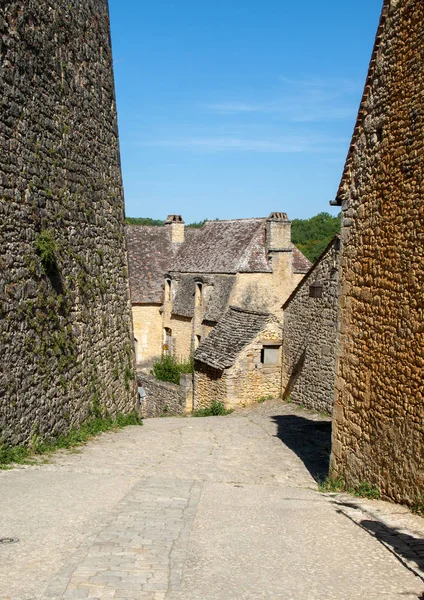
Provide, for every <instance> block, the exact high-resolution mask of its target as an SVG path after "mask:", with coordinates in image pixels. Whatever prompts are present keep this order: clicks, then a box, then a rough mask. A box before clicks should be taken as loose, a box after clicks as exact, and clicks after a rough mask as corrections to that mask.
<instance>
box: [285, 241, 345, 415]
mask: <svg viewBox="0 0 424 600" xmlns="http://www.w3.org/2000/svg"><path fill="white" fill-rule="evenodd" d="M338 266H339V239H338V238H336V239H335V240H333V242H332V243H331V244H330V246H329V247H328V248H327V249H326V251H325V252H324V254H323V255H322V256H321V257H320V259H319V260H318V261H317V263H316V264H315V265H314V267H313V269H312V270H311V272H310V273H309V274H308V275H307V276H306V277H305V279H303V281H302V282H301V283H300V284H299V286H298V287H297V288H296V290H295V291H294V292H293V294H292V295H291V296H290V298H289V300H288V301H287V302H286V304H285V305H284V334H283V375H282V383H283V397H284V398H288V397H289V396H290V398H291V399H292V401H293V402H295V403H297V404H303V405H304V406H307V407H308V408H312V409H315V410H318V411H325V412H328V413H332V412H333V404H334V377H335V364H336V337H337V310H338ZM314 283H318V284H322V297H321V298H313V297H310V291H309V290H310V286H311V284H314Z"/></svg>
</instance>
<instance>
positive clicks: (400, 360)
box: [331, 0, 424, 505]
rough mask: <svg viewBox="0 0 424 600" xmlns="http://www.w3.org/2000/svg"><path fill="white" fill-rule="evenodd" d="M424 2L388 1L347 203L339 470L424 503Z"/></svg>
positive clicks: (343, 193) (348, 169)
mask: <svg viewBox="0 0 424 600" xmlns="http://www.w3.org/2000/svg"><path fill="white" fill-rule="evenodd" d="M423 23H424V3H423V2H421V1H419V2H418V1H416V0H385V2H384V7H383V12H382V16H381V21H380V25H379V29H378V33H377V39H376V43H375V47H374V51H373V55H372V59H371V64H370V68H369V73H368V78H367V82H366V86H365V90H364V94H363V98H362V102H361V106H360V109H359V114H358V119H357V122H356V126H355V130H354V134H353V138H352V143H351V146H350V150H349V153H348V157H347V161H346V165H345V169H344V173H343V177H342V180H341V184H340V188H339V191H338V194H337V198H336V201H335V204H336V205H339V206H341V209H342V230H341V236H342V249H341V271H340V282H341V283H340V315H339V325H338V332H339V333H338V335H339V343H338V361H337V376H336V393H335V407H334V428H333V450H332V460H331V468H332V473H333V475H335V476H342V477H343V478H344V479H345V480H346V482H347V484H348V485H349V486H357V485H359V484H360V483H361V482H368V483H370V484H373V485H377V486H378V487H379V488H380V490H381V492H382V494H383V495H384V496H386V497H389V498H391V499H393V500H395V501H398V502H404V503H408V504H410V505H412V504H415V503H420V502H422V499H423V495H424V385H423V372H424V300H423V298H424V295H423V290H424V236H423V232H424V194H423V182H424V161H423V157H424V110H423V98H424V61H423V55H424V30H423Z"/></svg>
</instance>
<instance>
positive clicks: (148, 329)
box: [132, 304, 163, 365]
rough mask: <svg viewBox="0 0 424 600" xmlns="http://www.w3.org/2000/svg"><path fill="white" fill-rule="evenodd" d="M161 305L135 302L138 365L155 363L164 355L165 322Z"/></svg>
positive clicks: (134, 316)
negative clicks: (155, 360)
mask: <svg viewBox="0 0 424 600" xmlns="http://www.w3.org/2000/svg"><path fill="white" fill-rule="evenodd" d="M160 308H161V307H160V306H159V305H156V304H133V307H132V316H133V323H134V337H135V339H136V340H137V343H136V359H137V364H138V365H147V364H151V363H153V361H154V359H156V358H160V357H161V356H162V346H163V322H162V313H161V311H160Z"/></svg>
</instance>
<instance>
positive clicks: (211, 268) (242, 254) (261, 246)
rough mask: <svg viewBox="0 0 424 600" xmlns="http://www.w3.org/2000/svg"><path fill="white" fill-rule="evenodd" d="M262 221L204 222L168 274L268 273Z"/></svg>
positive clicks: (182, 250) (181, 250)
mask: <svg viewBox="0 0 424 600" xmlns="http://www.w3.org/2000/svg"><path fill="white" fill-rule="evenodd" d="M265 222H266V220H265V219H237V220H232V221H207V222H206V223H205V225H204V226H203V227H202V228H201V229H198V230H197V232H198V235H196V237H195V238H192V239H191V240H187V241H186V242H185V243H184V244H183V245H182V246H181V248H180V250H179V252H178V254H177V255H176V257H175V260H174V261H173V262H172V265H171V271H178V272H180V273H239V272H253V273H255V272H256V273H261V272H270V270H271V269H270V266H269V264H268V260H267V255H266V247H265Z"/></svg>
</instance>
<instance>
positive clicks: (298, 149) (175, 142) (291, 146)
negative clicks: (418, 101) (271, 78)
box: [141, 136, 346, 154]
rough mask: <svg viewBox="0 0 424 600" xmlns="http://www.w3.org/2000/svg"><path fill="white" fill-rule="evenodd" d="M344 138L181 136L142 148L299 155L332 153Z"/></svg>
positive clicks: (145, 143)
mask: <svg viewBox="0 0 424 600" xmlns="http://www.w3.org/2000/svg"><path fill="white" fill-rule="evenodd" d="M345 143H346V140H345V139H340V138H328V139H325V138H315V137H308V136H287V137H285V138H279V139H276V140H271V139H248V138H235V137H225V136H223V137H181V138H174V139H172V138H171V139H164V140H152V141H150V142H149V141H146V142H142V143H141V145H142V146H150V147H161V148H179V149H182V150H191V151H194V152H259V153H271V154H276V153H277V154H298V153H302V152H331V151H334V150H339V149H340V146H341V144H345Z"/></svg>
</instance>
